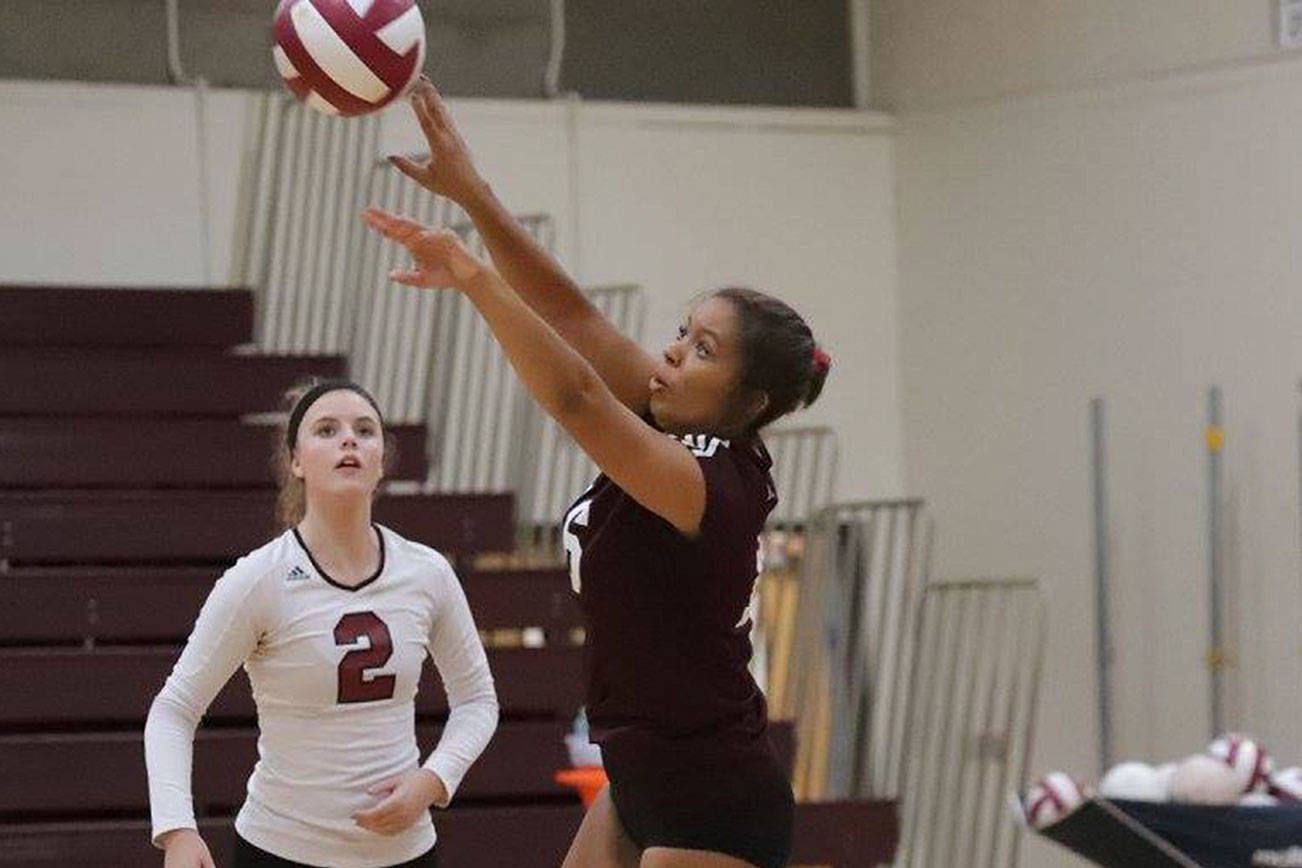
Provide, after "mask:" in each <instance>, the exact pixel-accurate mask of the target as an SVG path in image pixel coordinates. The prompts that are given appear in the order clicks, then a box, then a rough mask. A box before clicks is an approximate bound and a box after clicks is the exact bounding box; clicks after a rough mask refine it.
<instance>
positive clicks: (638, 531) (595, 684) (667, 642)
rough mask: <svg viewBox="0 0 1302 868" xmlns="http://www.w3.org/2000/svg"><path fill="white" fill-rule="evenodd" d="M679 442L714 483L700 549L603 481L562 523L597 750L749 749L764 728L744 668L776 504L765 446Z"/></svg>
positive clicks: (698, 437)
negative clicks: (659, 743)
mask: <svg viewBox="0 0 1302 868" xmlns="http://www.w3.org/2000/svg"><path fill="white" fill-rule="evenodd" d="M666 436H669V435H666ZM681 440H682V442H683V444H684V445H685V447H686V448H688V449H690V450H691V452H692V453H693V455H695V456H696V460H697V461H698V462H699V463H700V466H701V471H702V472H703V473H704V475H705V514H704V516H703V517H702V519H701V528H700V533H699V534H698V535H697V536H696V537H695V538H694V539H689V538H688V537H685V536H683V534H681V533H680V532H679V531H678V530H677V529H676V528H674V526H673V525H671V524H670V523H669V522H668V521H666V520H665V519H663V518H661V517H660V516H658V515H656V514H655V513H653V512H651V511H649V510H647V509H645V508H644V507H643V506H642V505H641V504H639V503H637V501H635V500H633V498H632V497H630V496H629V495H628V494H626V493H625V492H624V490H623V489H621V488H619V486H617V485H615V483H613V482H611V481H610V479H609V478H607V477H606V475H605V474H602V475H600V476H598V477H597V479H596V481H595V482H593V484H592V486H591V487H590V488H589V489H588V490H587V491H585V492H584V493H583V494H582V495H581V496H580V497H579V499H578V500H577V501H575V503H574V505H573V506H571V507H570V509H569V510H568V511H567V512H566V514H565V520H564V524H563V525H562V528H563V530H564V539H565V551H566V556H567V560H568V561H569V566H570V579H571V583H572V584H573V586H574V589H575V590H576V591H577V592H578V593H579V602H580V607H581V608H582V610H583V614H584V620H585V627H586V634H587V641H586V648H585V655H584V657H585V675H586V679H587V699H586V702H587V714H588V721H589V725H590V728H591V729H590V731H591V737H592V740H593V741H594V742H598V743H601V742H603V741H606V740H607V739H608V738H609V737H610V736H611V735H612V734H613V733H618V732H620V731H623V730H626V729H629V728H635V729H645V730H649V731H652V732H655V733H659V734H662V735H666V736H689V735H701V736H724V737H736V738H739V739H744V740H750V739H753V738H755V737H756V736H758V735H760V734H761V733H762V732H763V731H764V727H765V724H766V721H767V707H766V704H765V701H764V694H763V693H761V692H760V689H759V687H758V685H756V683H755V680H754V679H753V678H752V677H751V675H750V672H749V670H748V669H747V665H748V663H749V662H750V656H751V643H750V629H751V620H750V601H751V597H752V594H753V592H754V586H755V579H756V576H757V574H758V562H759V556H758V553H759V534H760V532H761V531H762V530H763V528H764V521H765V519H766V518H767V516H768V514H769V512H770V511H771V510H772V509H773V507H774V505H775V504H776V503H777V495H776V494H775V492H774V489H773V479H772V476H771V475H770V473H769V469H770V467H771V466H772V463H773V462H772V459H771V458H770V457H769V454H768V451H767V450H766V449H765V448H764V444H763V443H762V442H761V441H760V439H759V438H758V437H748V438H746V439H745V440H734V441H731V442H729V441H727V440H722V439H720V438H718V437H712V436H709V435H703V434H694V435H688V436H685V437H682V438H681Z"/></svg>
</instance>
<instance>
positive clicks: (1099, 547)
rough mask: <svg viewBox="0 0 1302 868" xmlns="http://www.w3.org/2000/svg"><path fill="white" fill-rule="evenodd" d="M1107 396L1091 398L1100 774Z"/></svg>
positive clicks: (1107, 754)
mask: <svg viewBox="0 0 1302 868" xmlns="http://www.w3.org/2000/svg"><path fill="white" fill-rule="evenodd" d="M1103 426H1104V419H1103V399H1102V398H1095V399H1093V400H1092V401H1090V432H1091V435H1092V437H1091V440H1092V449H1091V452H1090V457H1091V463H1092V465H1093V471H1094V474H1093V475H1094V621H1095V627H1096V630H1097V638H1096V649H1095V653H1096V654H1097V655H1098V670H1099V671H1098V691H1099V774H1102V773H1103V772H1105V771H1107V770H1108V769H1110V768H1111V767H1112V633H1111V625H1110V624H1109V621H1108V583H1109V580H1110V578H1111V575H1110V573H1109V571H1108V500H1107V453H1106V452H1105V451H1104V448H1103V432H1104V427H1103Z"/></svg>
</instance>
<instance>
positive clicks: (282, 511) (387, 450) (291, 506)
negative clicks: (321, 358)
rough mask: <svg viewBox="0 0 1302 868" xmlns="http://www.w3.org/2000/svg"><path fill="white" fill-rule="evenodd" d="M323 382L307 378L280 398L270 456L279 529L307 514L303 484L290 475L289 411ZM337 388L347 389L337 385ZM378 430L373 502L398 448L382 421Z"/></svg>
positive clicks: (393, 463) (364, 394) (365, 396)
mask: <svg viewBox="0 0 1302 868" xmlns="http://www.w3.org/2000/svg"><path fill="white" fill-rule="evenodd" d="M323 382H326V380H325V378H323V377H312V378H311V379H308V380H304V381H302V382H299V383H295V384H294V385H293V386H291V387H289V388H288V389H286V390H285V393H284V394H283V395H282V396H281V406H282V407H283V408H284V411H285V421H284V422H283V423H282V424H281V425H279V426H277V428H276V441H275V442H276V445H275V447H274V452H273V454H272V471H273V473H274V474H275V479H276V486H277V488H278V491H277V493H276V523H277V524H278V525H279V526H280V528H281V529H282V530H288V529H289V528H291V527H294V526H295V525H297V524H298V523H299V522H301V521H302V520H303V516H305V515H307V484H306V483H305V482H303V480H302V479H300V478H299V477H297V476H295V475H294V472H293V470H292V469H291V465H292V464H293V455H292V454H291V452H290V446H289V443H288V440H287V438H288V436H289V418H290V413H291V412H292V411H293V409H294V408H295V407H296V406H298V402H299V401H301V400H302V399H303V396H304V395H306V394H307V393H308V392H310V391H312V389H314V388H316V387H317V386H318V385H320V384H321V383H323ZM340 388H349V387H348V386H341V387H340ZM352 389H353V391H356V392H357V393H358V394H360V395H361V396H362V397H364V398H366V399H367V400H368V401H370V400H371V397H370V395H368V394H367V393H366V392H365V390H363V389H362V388H361V387H360V386H353V387H352ZM372 403H374V402H372ZM380 430H381V432H382V433H383V436H384V457H383V458H382V459H381V464H380V466H381V469H382V475H381V477H380V484H379V485H377V486H376V487H375V491H374V492H372V494H371V499H372V500H374V499H375V498H376V497H377V496H379V494H380V492H381V490H382V489H383V488H384V480H385V479H386V478H387V477H388V475H389V473H390V471H392V470H393V468H394V466H395V465H396V464H397V462H398V447H397V445H396V444H395V443H394V442H393V437H392V436H391V435H390V434H389V429H388V428H387V427H385V425H384V420H383V419H381V420H380Z"/></svg>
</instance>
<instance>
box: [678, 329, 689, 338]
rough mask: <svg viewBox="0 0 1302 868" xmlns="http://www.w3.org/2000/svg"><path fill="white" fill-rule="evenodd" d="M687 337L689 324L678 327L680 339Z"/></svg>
mask: <svg viewBox="0 0 1302 868" xmlns="http://www.w3.org/2000/svg"><path fill="white" fill-rule="evenodd" d="M685 337H687V326H685V325H680V326H679V327H678V339H679V340H680V341H681V340H682V339H683V338H685Z"/></svg>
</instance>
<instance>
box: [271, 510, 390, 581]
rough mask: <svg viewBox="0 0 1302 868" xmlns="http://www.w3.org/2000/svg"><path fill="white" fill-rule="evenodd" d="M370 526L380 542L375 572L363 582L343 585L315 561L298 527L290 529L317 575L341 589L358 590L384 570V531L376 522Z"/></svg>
mask: <svg viewBox="0 0 1302 868" xmlns="http://www.w3.org/2000/svg"><path fill="white" fill-rule="evenodd" d="M371 527H373V528H375V538H376V539H377V540H379V542H380V565H379V566H378V567H376V568H375V572H374V573H372V574H371V577H370V578H369V579H367V580H366V581H364V582H359V583H358V584H356V585H345V584H342V583H340V582H336V581H335V580H334V579H332V578H331V577H330V574H329V573H327V572H326V571H325V570H323V569H322V568H321V565H320V564H318V563H317V562H316V558H314V557H312V550H311V549H310V548H308V547H307V543H305V542H303V537H301V536H299V533H298V528H296V527H291V528H290V530H291V531H293V532H294V539H296V540H298V544H299V547H300V548H302V549H303V552H304V554H306V555H307V559H308V560H309V561H311V562H312V568H313V569H315V570H316V572H317V575H319V576H320V577H321V578H322V579H324V580H325V581H326V584H328V585H333V586H334V587H336V588H338V589H339V590H341V591H360V590H361V589H362V588H364V587H366V586H367V585H369V584H370V583H371V582H374V581H375V580H376V579H378V578H379V577H380V573H382V572H384V533H383V532H381V530H380V526H379V525H378V524H375V523H372V524H371Z"/></svg>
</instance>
